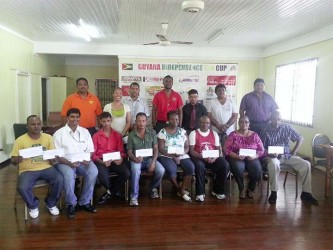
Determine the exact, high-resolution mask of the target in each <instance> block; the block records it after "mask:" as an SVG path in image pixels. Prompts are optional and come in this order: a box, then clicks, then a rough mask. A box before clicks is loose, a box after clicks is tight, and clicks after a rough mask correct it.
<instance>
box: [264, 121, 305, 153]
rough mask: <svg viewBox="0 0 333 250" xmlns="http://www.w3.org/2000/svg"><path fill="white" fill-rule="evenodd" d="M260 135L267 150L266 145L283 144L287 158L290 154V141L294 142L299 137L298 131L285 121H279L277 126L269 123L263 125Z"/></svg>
mask: <svg viewBox="0 0 333 250" xmlns="http://www.w3.org/2000/svg"><path fill="white" fill-rule="evenodd" d="M260 137H261V140H262V142H263V144H264V147H265V149H266V150H268V146H283V147H284V155H285V156H286V157H287V158H290V156H291V154H290V148H289V143H290V141H292V142H296V141H298V140H300V139H301V135H300V133H298V132H297V131H296V130H295V129H293V128H292V127H291V126H290V125H288V124H285V123H281V124H280V125H279V126H278V127H277V128H273V127H272V126H271V125H269V126H267V127H265V128H264V129H263V131H262V132H261V134H260Z"/></svg>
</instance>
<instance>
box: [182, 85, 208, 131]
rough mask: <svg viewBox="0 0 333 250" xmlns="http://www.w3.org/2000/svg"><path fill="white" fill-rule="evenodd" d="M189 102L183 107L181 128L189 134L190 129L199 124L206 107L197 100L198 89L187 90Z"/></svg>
mask: <svg viewBox="0 0 333 250" xmlns="http://www.w3.org/2000/svg"><path fill="white" fill-rule="evenodd" d="M188 100H189V103H187V104H185V105H184V107H183V128H184V129H185V130H186V131H187V134H188V135H189V134H190V132H191V131H193V130H195V129H198V128H199V126H200V121H199V120H200V117H202V116H204V115H207V110H206V107H205V106H204V105H203V104H201V103H199V102H198V91H197V90H196V89H191V90H190V91H189V92H188Z"/></svg>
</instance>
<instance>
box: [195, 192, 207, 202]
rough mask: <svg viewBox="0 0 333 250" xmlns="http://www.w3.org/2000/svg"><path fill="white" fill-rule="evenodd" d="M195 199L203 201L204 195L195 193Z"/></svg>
mask: <svg viewBox="0 0 333 250" xmlns="http://www.w3.org/2000/svg"><path fill="white" fill-rule="evenodd" d="M195 200H196V201H200V202H204V200H205V195H204V194H200V195H197V196H196V197H195Z"/></svg>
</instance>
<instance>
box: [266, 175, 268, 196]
mask: <svg viewBox="0 0 333 250" xmlns="http://www.w3.org/2000/svg"><path fill="white" fill-rule="evenodd" d="M268 195H269V175H268V180H267V191H266V197H268Z"/></svg>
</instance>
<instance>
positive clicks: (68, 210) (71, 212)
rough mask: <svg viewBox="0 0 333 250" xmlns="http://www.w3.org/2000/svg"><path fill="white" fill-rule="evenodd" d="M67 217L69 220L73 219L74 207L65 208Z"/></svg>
mask: <svg viewBox="0 0 333 250" xmlns="http://www.w3.org/2000/svg"><path fill="white" fill-rule="evenodd" d="M67 216H68V218H70V219H73V218H74V217H75V207H74V205H68V206H67Z"/></svg>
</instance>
